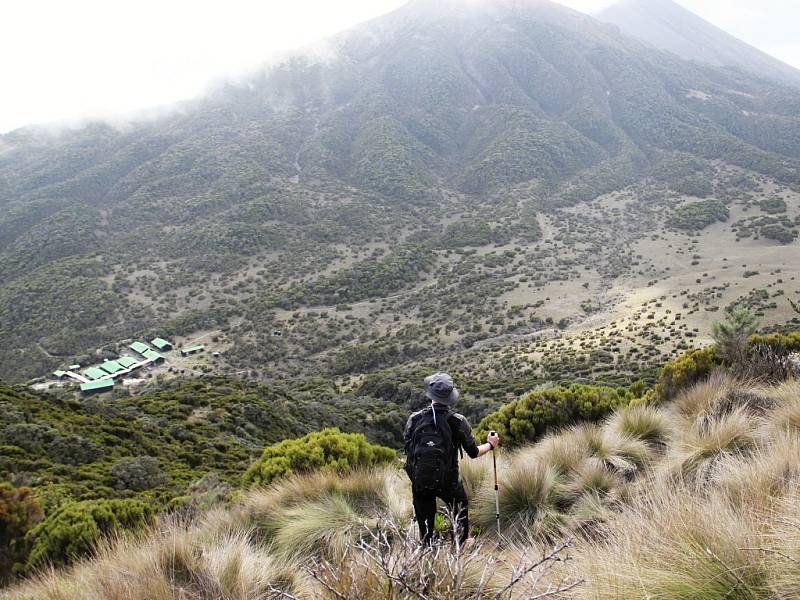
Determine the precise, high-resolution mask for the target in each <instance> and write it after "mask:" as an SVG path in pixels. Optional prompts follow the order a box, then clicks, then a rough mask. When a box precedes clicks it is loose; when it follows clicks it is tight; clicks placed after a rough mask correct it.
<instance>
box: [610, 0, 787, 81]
mask: <svg viewBox="0 0 800 600" xmlns="http://www.w3.org/2000/svg"><path fill="white" fill-rule="evenodd" d="M597 18H598V19H600V20H601V21H604V22H606V23H613V24H614V25H616V26H617V27H619V28H620V30H621V31H622V32H623V33H625V34H627V35H630V36H632V37H635V38H637V39H638V40H641V41H643V42H645V43H647V44H650V45H651V46H654V47H656V48H660V49H661V50H667V51H669V52H672V53H674V54H677V55H678V56H680V57H682V58H685V59H687V60H695V61H699V62H704V63H708V64H711V65H715V66H719V67H732V68H736V69H741V70H742V71H745V72H747V73H750V74H751V75H755V76H757V77H763V78H765V79H773V80H775V81H778V82H781V83H783V84H784V85H791V86H793V87H800V70H798V69H796V68H794V67H792V66H790V65H787V64H786V63H784V62H781V61H780V60H778V59H776V58H774V57H772V56H770V55H769V54H767V53H765V52H762V51H761V50H758V49H757V48H754V47H752V46H750V45H749V44H746V43H745V42H743V41H741V40H739V39H737V38H735V37H734V36H732V35H730V34H729V33H726V32H725V31H723V30H722V29H720V28H718V27H716V26H714V25H713V24H711V23H709V22H708V21H706V20H705V19H702V18H701V17H699V16H697V15H695V14H694V13H692V12H691V11H689V10H687V9H685V8H683V7H682V6H680V5H679V4H677V3H676V2H673V1H672V0H620V1H619V2H617V3H615V4H612V5H611V6H609V7H607V8H605V9H603V10H602V11H601V12H599V13H598V14H597Z"/></svg>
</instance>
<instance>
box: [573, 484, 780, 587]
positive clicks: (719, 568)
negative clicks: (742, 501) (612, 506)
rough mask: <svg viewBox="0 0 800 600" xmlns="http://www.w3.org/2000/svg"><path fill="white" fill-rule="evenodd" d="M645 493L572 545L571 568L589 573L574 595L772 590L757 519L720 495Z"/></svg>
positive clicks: (686, 491)
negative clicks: (757, 550) (758, 549)
mask: <svg viewBox="0 0 800 600" xmlns="http://www.w3.org/2000/svg"><path fill="white" fill-rule="evenodd" d="M660 492H661V493H660V494H658V495H646V496H644V497H643V498H641V499H640V500H639V501H638V502H636V503H635V505H634V506H632V507H630V508H628V509H627V510H626V511H624V512H623V513H622V514H620V515H618V516H617V517H616V518H615V519H614V520H613V521H611V522H610V523H609V525H608V526H607V527H606V528H604V531H603V537H602V539H600V540H599V541H593V540H586V541H584V542H583V544H582V545H579V546H578V548H577V549H576V554H575V557H576V559H575V561H576V562H575V564H574V565H572V567H573V568H575V569H576V570H578V571H579V572H583V573H586V574H587V575H588V576H589V582H588V585H587V586H586V587H585V588H583V589H579V590H578V591H577V592H576V596H577V597H578V598H587V599H588V598H593V599H609V600H611V599H612V598H613V599H616V598H664V599H675V600H677V599H679V598H694V599H701V600H706V599H707V600H722V599H723V598H728V599H730V598H735V599H742V600H745V599H747V600H756V599H760V598H769V597H773V596H771V595H770V591H769V573H768V567H767V565H766V564H765V562H764V560H763V557H758V556H754V554H753V552H751V551H749V550H747V548H752V547H754V546H755V545H757V544H758V543H759V540H760V531H759V527H758V523H757V521H754V520H753V519H751V518H750V516H749V515H748V513H747V512H745V511H738V510H735V509H734V508H732V507H731V506H730V505H729V504H728V503H726V502H725V501H724V500H721V499H719V498H716V497H715V498H703V497H699V496H697V495H696V494H695V493H693V489H692V488H690V487H680V486H676V487H674V488H672V489H670V490H660Z"/></svg>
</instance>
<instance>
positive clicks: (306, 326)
mask: <svg viewBox="0 0 800 600" xmlns="http://www.w3.org/2000/svg"><path fill="white" fill-rule="evenodd" d="M332 48H333V49H334V51H333V52H331V53H329V54H328V55H327V56H326V57H325V58H324V59H311V58H308V57H305V58H303V57H300V58H295V59H292V60H289V61H288V62H286V63H284V64H281V65H279V66H277V67H274V68H271V69H269V70H266V71H264V72H263V73H261V74H258V75H257V76H254V77H253V78H252V79H251V80H250V81H249V82H248V83H247V84H246V85H242V86H229V87H227V88H225V89H221V90H218V91H217V92H216V93H215V94H212V95H210V96H209V97H207V98H204V99H202V100H198V101H196V102H193V103H190V104H188V105H186V106H184V107H182V108H181V110H180V112H176V113H175V114H173V115H172V116H168V117H164V118H163V119H160V120H157V121H153V122H143V123H136V124H132V125H130V126H129V127H125V128H121V129H115V128H113V127H111V126H109V125H105V124H100V123H97V124H92V125H87V126H86V127H83V128H81V129H78V130H75V131H62V132H60V133H57V134H54V133H52V132H49V131H47V130H43V129H37V128H27V129H21V130H18V131H16V132H12V133H10V134H7V135H4V136H2V138H0V147H2V152H1V153H0V208H2V210H1V211H0V343H2V345H3V347H4V348H5V351H4V352H3V353H2V356H0V377H3V378H6V379H8V380H11V381H21V380H25V379H27V378H30V377H34V376H37V375H43V374H44V373H46V372H47V371H49V370H52V369H54V368H57V367H58V366H60V365H63V364H71V362H72V361H74V360H76V358H81V357H86V356H87V355H91V353H92V352H94V351H95V350H97V349H98V348H103V349H105V350H108V351H110V352H113V351H116V350H117V349H118V348H119V343H120V341H121V340H124V339H125V338H129V337H131V336H134V335H136V334H138V333H140V332H146V333H147V334H148V335H149V334H151V333H152V334H159V335H172V336H178V337H180V336H187V337H188V336H189V335H190V334H192V333H193V332H203V333H204V334H205V333H209V334H214V335H217V336H218V337H219V338H220V339H222V342H221V345H220V349H221V350H222V351H223V355H224V356H223V360H221V361H220V362H219V363H218V365H217V366H213V368H215V369H217V370H218V371H221V372H229V373H233V372H241V371H242V370H245V369H248V370H249V371H250V372H251V373H253V374H255V375H256V376H258V377H264V376H269V375H270V374H274V373H280V374H285V373H298V374H303V373H309V372H319V371H320V370H324V371H327V372H330V373H334V374H349V373H362V372H368V371H372V370H375V369H378V368H381V367H385V366H391V365H395V364H401V363H408V362H411V361H415V360H419V359H420V358H424V357H432V356H441V355H442V353H443V352H446V353H450V352H455V351H458V350H462V349H464V348H469V347H472V346H473V345H474V344H475V343H476V342H481V341H486V342H487V343H490V342H492V343H493V341H494V340H498V339H499V340H502V339H503V336H511V337H512V338H514V339H516V338H517V336H520V335H521V336H531V335H536V334H537V333H538V332H542V331H545V330H549V333H548V335H551V334H555V335H557V334H559V332H560V330H561V329H566V328H570V327H573V328H576V329H578V330H583V329H586V328H587V327H593V326H594V325H593V324H595V323H597V324H603V325H608V324H609V323H611V322H612V321H614V318H615V317H614V315H613V314H611V313H613V312H620V313H622V314H628V315H629V314H632V313H634V312H635V311H637V310H639V309H641V310H645V309H644V304H643V301H642V300H641V298H642V297H643V296H648V295H650V296H648V297H647V300H646V301H648V302H649V301H650V300H655V298H658V297H659V296H658V295H655V294H653V292H655V291H661V292H663V293H665V294H671V293H677V291H674V290H676V287H677V286H680V288H681V289H687V288H686V286H687V285H691V286H692V289H691V293H692V295H697V296H698V297H705V298H709V297H710V298H715V299H716V298H717V296H716V295H715V294H716V292H713V293H712V292H710V291H709V288H710V287H716V286H717V285H718V284H719V285H725V283H726V282H727V281H728V279H725V278H724V276H725V275H726V273H724V272H722V270H721V269H722V267H723V265H722V264H721V261H722V257H721V256H718V253H719V251H720V249H721V248H725V247H726V246H729V244H728V242H733V241H734V238H735V239H739V238H740V236H739V233H741V232H742V231H745V230H746V231H748V232H750V233H748V235H747V236H745V235H744V234H743V235H742V236H741V240H742V241H741V244H740V248H741V249H742V250H743V251H746V252H747V253H748V254H750V255H752V256H754V257H757V258H756V260H755V261H754V262H756V263H758V264H757V265H754V266H755V268H749V269H747V270H752V271H755V272H759V273H762V275H761V276H759V278H758V279H751V280H748V281H746V282H744V283H741V278H739V277H735V278H732V279H731V281H733V282H734V284H733V285H734V286H736V287H731V288H730V290H727V288H726V290H727V291H726V293H725V295H724V296H723V297H722V298H721V299H720V300H714V302H716V303H717V304H716V307H717V308H719V307H720V306H724V305H726V304H727V303H729V302H732V301H735V300H736V299H737V298H738V297H740V296H741V297H747V295H748V294H749V293H750V292H751V291H752V290H755V289H758V288H763V287H764V286H767V285H770V284H774V282H773V281H771V280H769V281H768V280H767V279H768V277H767V275H766V274H767V273H774V272H775V269H776V268H779V267H778V266H777V265H778V264H783V263H785V261H783V259H782V256H783V249H782V248H781V245H783V244H787V245H789V244H793V243H794V240H795V238H796V235H797V231H796V227H795V226H796V219H797V218H800V213H798V210H797V204H798V202H800V200H798V196H797V195H796V191H795V190H796V189H797V186H798V184H799V183H800V182H799V181H798V173H800V169H798V165H800V105H799V104H798V100H797V95H796V93H794V91H793V90H790V89H788V88H782V87H780V86H774V85H772V84H770V83H768V82H766V81H764V80H762V79H757V78H753V77H750V76H748V75H745V74H742V73H735V72H731V71H730V70H727V69H719V68H714V67H710V66H705V65H700V64H696V63H689V62H685V61H682V60H680V59H678V58H676V57H674V56H672V55H669V54H666V53H663V52H660V51H657V50H653V49H650V48H647V47H645V46H644V45H642V44H639V43H637V42H635V41H633V40H632V39H630V38H628V37H624V36H621V35H619V34H618V33H616V32H615V31H613V30H611V29H610V28H609V27H608V26H606V25H603V24H600V23H599V22H597V21H595V20H593V19H591V18H589V17H586V16H584V15H581V14H579V13H575V12H573V11H569V10H567V9H564V8H561V7H559V6H557V5H555V4H551V3H548V2H544V1H532V0H531V1H525V2H504V1H500V0H497V1H494V2H487V3H476V4H469V5H468V8H466V9H464V8H463V7H462V6H461V5H460V4H457V3H450V2H444V3H439V2H426V1H416V2H411V3H409V4H408V5H407V6H405V7H403V8H402V9H400V10H398V11H396V12H395V13H392V14H390V15H387V16H385V17H383V18H380V19H377V20H375V21H372V22H369V23H366V24H364V25H362V26H359V27H356V28H355V29H353V30H352V31H350V32H347V33H346V34H344V35H342V36H341V37H339V38H337V39H336V40H333V41H332ZM772 196H777V197H779V200H780V201H782V202H784V204H785V206H786V209H785V211H784V212H785V214H782V215H774V216H771V215H769V214H767V213H764V215H763V216H764V219H766V221H765V220H763V219H762V220H759V221H758V222H757V223H755V224H753V223H750V221H748V218H749V217H750V216H752V213H750V214H749V215H744V214H741V213H742V212H744V211H747V210H751V208H755V209H756V211H759V212H760V208H759V206H760V205H759V203H760V202H761V201H762V200H768V199H770V198H771V197H772ZM709 197H713V199H715V200H718V201H720V202H722V203H724V204H726V206H729V207H730V209H731V212H730V214H731V215H732V216H735V217H736V219H735V220H734V219H732V223H731V225H728V226H724V227H723V225H719V226H716V227H715V226H714V225H713V223H717V221H718V220H712V221H705V220H704V219H703V218H702V217H701V218H700V219H695V220H692V219H688V220H687V219H678V220H675V219H673V213H674V212H676V211H679V210H683V208H682V207H683V205H684V204H687V203H688V204H690V205H691V206H689V212H690V214H695V213H697V212H699V213H700V214H701V215H702V214H705V213H704V211H705V209H706V205H701V206H699V207H694V201H695V200H698V199H700V198H709ZM595 199H597V200H596V202H597V204H594V205H592V206H591V208H590V209H586V208H585V204H584V203H586V202H590V201H594V200H595ZM712 212H713V211H712ZM718 212H719V211H718ZM723 213H724V211H723ZM720 214H722V213H720ZM723 216H724V215H723ZM739 219H741V221H742V225H741V227H738V226H736V227H734V225H736V223H738V220H739ZM681 223H683V225H681ZM686 223H688V227H687V226H686ZM751 225H752V226H751ZM706 226H708V229H707V230H706V231H704V235H705V234H706V233H709V232H710V234H711V235H710V237H709V238H708V240H707V241H708V244H707V245H705V246H707V248H706V247H704V244H703V240H702V238H698V239H694V238H695V237H697V236H694V233H695V229H697V230H699V229H702V228H703V227H706ZM764 227H768V230H767V234H768V235H767V234H765V235H763V236H762V235H760V234H761V233H763V232H762V229H763V228H764ZM654 236H656V237H654ZM756 239H759V240H760V241H755V240H756ZM695 242H697V244H699V245H698V246H696V245H695ZM670 245H672V248H673V249H672V250H670ZM682 246H686V247H690V248H691V249H692V250H693V251H691V252H689V253H682V252H677V249H678V248H681V247H682ZM754 248H755V249H757V250H755V251H754V250H753V249H754ZM706 252H707V254H708V255H707V256H703V255H704V254H705V253H706ZM693 255H697V256H701V258H707V260H708V261H709V263H711V266H710V267H709V269H707V270H706V269H705V267H707V266H708V265H703V266H702V267H701V266H698V265H697V264H695V262H694V261H697V260H700V259H695V258H692V257H693ZM640 257H641V258H640ZM665 257H666V258H665ZM776 259H777V260H778V262H777V263H776ZM637 263H638V264H637ZM676 265H678V266H679V268H677V269H676V268H675V266H676ZM701 268H703V269H704V271H701V272H706V273H708V272H711V271H715V270H717V269H720V270H719V271H718V272H719V277H720V279H718V280H717V281H716V282H714V283H713V284H711V283H710V280H707V279H704V278H701V279H702V281H701V282H700V283H698V284H694V283H693V282H694V280H695V279H696V277H691V276H692V275H697V274H698V270H699V269H701ZM787 268H789V267H787ZM678 272H680V273H682V274H685V275H686V276H687V277H686V278H687V279H689V283H687V282H684V281H677V280H676V279H675V277H674V276H675V274H676V273H678ZM784 274H787V273H784ZM710 277H711V278H713V277H715V276H710ZM723 279H724V280H723ZM781 279H783V278H781ZM786 279H787V280H788V279H789V277H787V278H786ZM655 281H657V282H659V283H661V282H663V286H662V285H659V286H657V287H656V286H654V284H653V283H652V282H655ZM781 285H783V284H781ZM695 286H696V287H695ZM785 291H786V292H787V293H788V292H792V291H793V290H790V289H786V290H785ZM627 297H630V298H633V299H634V305H635V306H633V307H632V308H628V307H624V308H623V306H622V305H623V302H622V300H623V299H625V298H627ZM710 308H713V307H710ZM700 316H702V315H698V317H700ZM783 317H785V314H783V313H782V312H781V311H776V312H775V314H774V315H771V316H770V320H772V321H774V322H779V321H781V319H782V318H783ZM556 324H560V325H561V327H560V329H557V328H556ZM636 327H637V331H643V327H642V326H641V324H639V325H637V326H636ZM693 327H697V324H695V323H693V322H692V323H689V327H688V328H689V332H688V333H690V332H691V329H692V328H693ZM276 332H277V333H276ZM633 337H634V343H636V342H641V339H642V338H641V337H640V336H639V334H637V335H635V336H633ZM148 339H149V338H148ZM523 339H530V338H523ZM670 339H674V340H675V342H674V343H675V345H677V344H681V343H685V342H686V336H685V335H683V333H682V334H681V335H680V336H670ZM500 343H502V342H500ZM434 348H435V349H434ZM675 349H676V348H675V347H674V346H670V347H665V348H664V351H665V352H666V353H667V354H669V353H670V352H672V351H673V350H675ZM89 358H91V356H89ZM663 358H664V357H663V356H658V357H654V359H655V360H661V359H663ZM79 362H82V361H79ZM219 365H222V366H219ZM209 368H212V367H211V366H209Z"/></svg>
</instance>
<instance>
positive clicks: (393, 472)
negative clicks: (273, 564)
mask: <svg viewBox="0 0 800 600" xmlns="http://www.w3.org/2000/svg"><path fill="white" fill-rule="evenodd" d="M411 513H412V508H411V493H410V489H409V485H408V479H407V478H406V477H405V475H404V474H402V473H401V472H400V471H398V470H397V469H393V468H388V467H387V468H375V469H364V470H356V471H353V472H351V473H348V474H346V475H341V474H337V473H335V472H332V471H318V472H316V473H312V474H308V475H296V476H293V477H289V478H287V479H285V480H282V481H280V482H277V483H275V484H273V485H272V486H270V487H268V488H263V489H259V490H253V491H251V492H249V493H248V494H246V495H245V496H244V498H243V499H242V501H241V503H240V505H239V506H238V507H237V510H236V511H235V513H234V520H235V522H236V523H238V524H240V525H242V526H245V527H253V528H254V530H255V532H256V534H257V536H258V537H259V539H261V540H262V541H264V542H266V543H270V544H272V547H273V551H274V552H277V553H281V554H283V555H285V556H295V555H298V556H302V555H305V554H308V553H313V554H314V555H315V556H319V555H321V554H341V553H342V552H343V551H344V548H345V547H346V546H348V545H349V544H351V543H353V542H354V541H355V540H357V539H358V538H359V536H360V535H361V534H362V533H363V531H365V529H370V528H374V527H375V526H376V524H377V522H378V521H379V520H381V519H392V520H395V521H397V522H404V521H407V520H409V519H410V517H411Z"/></svg>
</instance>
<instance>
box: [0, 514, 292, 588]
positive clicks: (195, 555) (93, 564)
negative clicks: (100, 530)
mask: <svg viewBox="0 0 800 600" xmlns="http://www.w3.org/2000/svg"><path fill="white" fill-rule="evenodd" d="M274 589H281V590H286V591H289V592H292V593H303V592H304V591H306V590H308V586H307V584H306V582H305V580H304V578H303V577H301V576H300V575H298V573H297V571H296V569H295V568H293V567H292V566H291V565H290V564H289V563H286V562H283V561H281V560H280V559H277V558H275V556H273V555H272V554H270V553H269V552H268V550H267V548H265V547H262V546H259V545H256V544H254V543H253V542H252V539H251V535H250V532H249V531H247V530H246V529H234V530H229V531H226V532H224V533H209V532H207V531H205V530H203V529H201V528H197V527H192V526H188V527H187V524H186V523H181V522H179V521H173V522H168V523H165V524H163V525H162V527H161V529H160V530H154V531H151V532H150V533H149V534H147V535H144V536H142V537H141V538H140V539H138V540H136V541H135V542H134V541H131V540H130V539H128V540H123V539H118V540H110V541H107V542H105V543H104V544H102V545H101V546H100V547H98V549H97V551H96V555H95V557H94V558H93V559H92V560H91V561H86V562H83V563H78V564H77V565H76V566H75V567H73V568H71V569H70V570H68V571H66V572H54V571H50V572H45V573H43V574H42V575H40V577H39V578H37V579H34V580H32V581H30V582H28V583H26V584H25V585H23V586H21V587H19V588H17V589H15V590H12V591H10V592H9V595H8V597H9V598H14V599H37V600H38V599H43V600H44V599H46V600H95V599H97V600H100V599H103V600H173V599H174V598H184V599H186V600H205V599H207V598H221V599H222V598H224V599H226V600H257V599H260V598H268V597H271V594H273V590H274Z"/></svg>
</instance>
